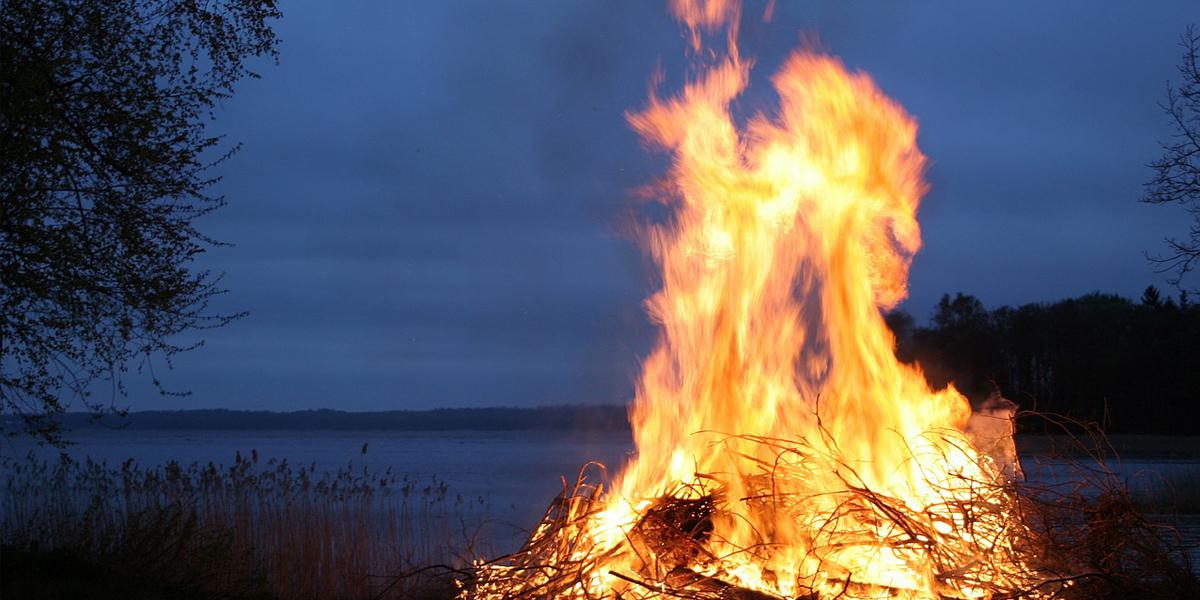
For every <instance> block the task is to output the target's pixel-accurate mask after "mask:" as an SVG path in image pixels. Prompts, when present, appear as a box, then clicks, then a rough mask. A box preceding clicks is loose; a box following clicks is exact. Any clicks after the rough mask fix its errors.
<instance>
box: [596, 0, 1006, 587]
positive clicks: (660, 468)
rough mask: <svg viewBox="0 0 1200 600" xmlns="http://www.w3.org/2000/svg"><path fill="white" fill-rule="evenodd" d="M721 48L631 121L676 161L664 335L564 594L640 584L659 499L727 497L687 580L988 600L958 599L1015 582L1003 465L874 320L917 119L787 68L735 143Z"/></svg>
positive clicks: (873, 96) (727, 68)
mask: <svg viewBox="0 0 1200 600" xmlns="http://www.w3.org/2000/svg"><path fill="white" fill-rule="evenodd" d="M671 9H672V11H673V12H674V13H675V15H676V16H677V17H679V18H680V20H681V21H683V22H684V23H685V24H686V25H687V26H688V28H689V30H690V31H691V34H692V42H693V44H694V46H695V48H696V49H699V44H700V39H701V34H702V33H711V32H713V31H715V30H717V29H719V28H720V26H722V25H727V26H729V27H730V31H731V32H733V31H735V29H736V20H737V18H738V17H739V15H740V7H739V5H738V4H737V3H736V2H728V1H710V2H705V1H703V0H672V2H671ZM728 44H729V48H728V50H727V51H725V52H723V53H721V54H719V55H718V56H719V58H718V60H717V61H716V63H715V64H714V65H712V66H710V67H708V68H706V69H704V70H703V72H702V74H701V75H700V76H699V77H698V79H696V80H695V81H693V82H691V83H689V84H688V85H686V87H685V88H684V89H683V91H682V92H681V93H680V94H678V95H677V96H675V97H673V98H670V99H660V98H657V97H654V98H652V99H651V100H650V102H649V105H648V106H647V107H646V108H645V109H644V110H642V111H640V112H637V113H635V114H632V115H631V116H630V117H629V120H630V123H631V124H632V126H633V127H634V129H635V130H636V131H637V132H638V133H639V134H640V135H641V136H642V137H643V138H644V139H645V140H646V141H648V142H649V143H651V144H653V145H655V146H657V147H660V148H662V149H664V150H666V151H668V152H670V153H671V154H672V156H673V158H674V162H673V167H672V168H671V171H670V173H669V176H668V181H667V183H668V186H667V188H668V189H669V190H670V197H669V198H667V199H666V200H667V201H668V202H669V203H670V204H671V206H672V207H673V208H674V212H673V216H672V218H671V220H670V222H669V223H667V224H666V225H664V226H661V227H657V228H654V229H652V230H651V231H650V232H649V235H648V242H649V244H648V245H649V247H650V249H651V252H652V255H653V257H654V259H655V260H656V262H657V264H658V265H659V266H660V267H661V270H662V288H661V289H660V290H659V291H658V292H657V293H656V294H654V295H653V296H652V297H651V298H650V299H649V300H648V301H647V306H648V310H649V312H650V314H651V316H652V317H653V319H655V320H656V321H657V322H658V323H660V324H661V327H662V334H661V337H660V339H659V342H658V345H657V347H656V349H655V350H654V351H653V353H652V354H651V355H650V356H649V357H648V358H647V359H646V361H645V364H644V367H643V372H642V375H641V379H640V382H639V385H638V389H637V398H636V401H635V403H634V405H633V407H632V409H631V411H630V420H631V423H632V426H633V433H634V441H635V442H636V444H637V456H636V458H635V459H633V460H632V461H631V462H630V463H629V464H628V465H626V467H625V469H624V470H623V471H622V473H621V474H620V475H619V477H618V478H617V480H616V482H615V485H614V486H613V488H612V491H611V492H610V494H609V495H608V497H607V499H606V501H605V506H606V509H605V510H604V511H603V512H602V513H600V514H599V515H597V516H595V517H594V518H592V519H591V520H589V521H588V523H587V525H586V526H585V528H584V534H583V536H582V537H583V538H585V539H586V540H587V542H588V543H586V544H581V545H579V546H578V548H577V550H576V551H575V552H576V553H577V554H578V555H579V556H573V558H575V559H582V558H583V557H584V556H586V555H592V556H605V557H607V558H606V559H605V561H606V562H605V563H604V564H603V565H602V566H601V567H599V568H596V569H594V570H593V572H592V574H591V576H590V579H589V580H588V581H587V582H586V584H584V587H585V588H586V589H585V590H583V591H581V592H579V595H580V596H581V597H582V596H585V595H587V596H602V595H605V594H606V593H609V592H611V591H613V590H620V589H626V588H627V587H628V586H627V584H626V583H624V580H618V579H616V578H614V577H613V576H612V575H611V573H612V572H620V571H622V570H625V571H629V572H643V573H644V572H646V571H647V570H652V569H651V568H650V567H649V566H648V565H649V563H651V562H652V560H653V558H652V557H647V556H645V555H644V553H640V552H636V551H631V550H627V551H622V550H620V548H621V547H622V545H623V544H625V543H626V540H627V539H628V536H629V531H630V528H631V527H632V526H633V525H634V524H635V523H636V522H637V521H638V520H639V518H641V517H642V516H644V514H645V511H646V510H647V509H648V508H649V507H651V506H652V505H653V502H654V501H655V500H656V499H659V498H662V497H666V496H674V497H685V498H686V497H692V498H700V497H715V498H718V501H719V502H720V507H719V510H717V511H715V512H714V515H713V517H712V521H713V522H712V525H713V530H712V532H711V535H709V536H708V538H707V541H706V542H705V543H706V545H707V547H706V550H707V552H706V553H705V556H704V557H697V558H696V559H694V561H693V564H691V565H690V568H691V569H692V570H693V571H694V572H697V573H700V574H704V575H709V576H714V577H719V578H720V579H721V580H723V581H729V582H732V583H734V584H736V585H738V586H740V587H744V588H749V589H755V590H760V591H763V592H767V593H770V594H774V595H777V596H783V597H792V596H796V595H798V594H801V593H802V592H804V591H805V590H815V591H818V592H823V593H827V594H829V595H834V594H837V593H839V592H845V591H846V590H851V589H853V590H855V591H856V592H857V593H862V594H866V595H867V596H868V597H873V596H877V595H878V596H883V595H888V594H893V595H894V594H901V595H904V596H905V597H912V598H936V597H944V596H952V597H985V596H987V595H988V592H987V591H986V590H984V589H982V588H981V587H979V586H976V585H974V584H973V583H972V581H978V580H988V581H994V580H995V579H997V578H1006V577H1007V578H1014V579H1016V578H1019V577H1020V574H1021V573H1022V571H1023V569H1022V566H1021V565H1020V564H1014V563H1013V562H1011V561H1010V562H1008V563H1005V562H1004V560H1003V559H1001V560H999V561H997V558H996V557H1002V556H1011V555H1012V554H1011V553H1010V552H1009V550H1011V544H1012V542H1011V539H1012V535H1013V534H1012V532H1011V530H1010V528H1011V522H1012V519H1011V515H1008V514H1006V511H1007V510H1009V509H1008V508H1007V506H1008V504H1007V500H1006V497H1004V496H1003V494H1001V493H1000V492H998V491H997V490H999V489H1001V484H1002V483H1003V482H1004V474H1005V472H1006V471H1005V469H1011V468H1012V467H1013V465H1000V464H997V460H995V459H993V457H992V456H990V455H988V454H984V453H982V452H980V451H977V450H976V449H975V448H976V447H975V446H974V445H973V443H972V441H973V440H972V439H971V437H972V436H969V435H968V434H967V433H966V432H967V431H968V429H969V428H968V421H970V420H971V419H972V413H971V408H970V405H969V404H968V402H967V400H966V398H965V397H964V396H963V395H962V394H960V393H959V392H958V391H957V390H955V389H954V388H953V387H949V388H947V389H944V390H940V391H935V390H931V389H930V388H929V386H928V385H927V383H926V382H925V379H924V377H923V376H922V374H921V372H920V371H919V370H918V369H917V368H916V367H915V366H911V365H906V364H902V363H900V362H899V361H898V360H897V359H896V357H895V354H894V344H895V340H894V338H893V336H892V334H891V332H890V331H889V329H888V328H887V326H886V324H885V323H884V320H883V317H882V314H881V309H888V308H892V307H894V306H896V304H897V303H899V302H900V301H901V300H903V299H904V298H905V296H906V295H907V287H906V286H907V279H908V269H909V265H910V262H911V259H912V256H913V254H914V253H915V252H916V251H917V250H918V249H919V248H920V245H921V238H920V228H919V226H918V224H917V221H916V212H917V207H918V204H919V202H920V199H921V196H922V195H923V194H924V192H925V191H926V188H927V185H926V183H925V181H924V179H923V172H924V169H925V165H926V160H925V157H924V156H923V155H922V154H921V152H920V150H918V148H917V146H916V137H917V124H916V122H915V120H914V119H913V118H912V117H910V116H909V115H908V114H907V113H906V112H905V111H904V110H903V108H901V107H900V106H899V105H898V104H897V103H896V102H894V101H892V100H891V99H889V98H887V97H886V96H885V95H884V94H883V93H882V92H881V91H880V90H879V89H878V88H877V87H876V85H875V84H874V83H873V82H872V81H871V79H870V78H869V77H868V76H867V75H865V74H863V73H852V72H849V71H847V70H846V68H845V67H844V66H843V65H842V64H841V63H840V62H839V61H838V60H837V59H835V58H832V57H829V56H824V55H820V54H816V53H812V52H807V51H801V52H796V53H795V54H793V55H792V56H791V57H790V58H788V60H787V61H786V62H785V63H784V65H783V67H782V68H781V69H780V70H779V72H778V73H776V75H775V76H774V78H773V84H774V88H775V90H776V91H777V93H778V96H779V101H780V105H779V109H778V111H777V112H776V113H775V114H772V115H766V114H759V115H756V116H753V117H752V118H750V119H749V120H748V121H747V122H746V123H745V124H744V125H743V126H741V127H739V123H738V122H737V120H736V119H735V117H734V116H733V115H732V113H731V103H732V102H733V101H734V100H735V99H736V98H737V97H738V96H739V95H740V94H741V93H742V91H743V90H744V89H745V88H746V86H747V84H748V82H749V74H750V65H749V64H748V63H747V62H744V61H743V60H742V59H740V58H739V55H738V52H737V47H736V33H730V34H729V38H728ZM975 429H978V427H976V428H975ZM992 429H994V428H992ZM1010 433H1011V429H1005V430H1004V431H1003V432H1002V434H1003V435H1007V434H1010ZM993 445H996V444H993ZM999 445H1000V446H1003V444H999ZM1008 447H1011V441H1009V444H1008ZM1008 458H1011V457H1008ZM1009 472H1011V471H1009ZM854 498H858V499H859V500H854ZM862 498H866V500H862ZM894 512H906V513H907V514H912V515H914V519H913V520H912V524H911V525H909V526H906V527H897V525H896V521H895V520H894V519H890V518H888V517H889V515H891V514H892V513H894ZM976 513H978V514H976ZM901 529H903V530H901ZM897 540H899V542H897ZM931 548H936V550H931ZM997 562H1000V563H1002V564H1000V565H999V566H996V564H997ZM984 565H986V566H984ZM985 571H986V572H985ZM948 574H949V575H948ZM622 586H625V588H622ZM854 586H866V587H865V588H861V589H860V588H857V587H854ZM863 590H866V591H863ZM872 590H874V591H872ZM584 592H586V593H584ZM857 597H862V596H861V595H859V596H857Z"/></svg>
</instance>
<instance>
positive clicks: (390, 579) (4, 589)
mask: <svg viewBox="0 0 1200 600" xmlns="http://www.w3.org/2000/svg"><path fill="white" fill-rule="evenodd" d="M5 462H6V464H5V465H4V468H5V471H6V473H7V475H6V480H5V482H4V497H3V500H2V504H0V508H2V521H0V539H3V545H2V547H0V597H3V598H13V599H18V598H21V599H37V598H44V599H63V600H66V599H75V598H82V599H88V598H92V599H114V600H115V599H118V598H120V599H163V600H167V599H176V598H180V599H208V598H225V599H275V598H277V599H285V598H286V599H292V598H312V599H316V598H331V599H355V600H357V599H364V600H365V599H372V598H381V599H382V598H419V597H450V596H452V595H453V594H454V592H455V589H456V588H455V587H454V584H453V580H452V578H450V577H449V576H448V574H449V573H451V572H453V571H454V570H455V569H461V568H463V567H465V566H467V565H468V564H469V561H470V558H471V557H473V556H476V555H477V554H483V553H487V552H490V549H489V548H488V547H487V545H486V542H485V541H483V535H484V534H483V527H484V525H485V524H486V523H487V522H488V519H487V515H486V506H485V505H484V500H483V499H482V498H462V497H460V496H456V495H453V494H452V493H451V492H450V490H449V489H448V488H447V486H446V484H445V483H443V482H439V481H438V480H437V479H436V478H433V479H431V480H423V481H416V480H412V479H409V478H407V477H399V476H395V475H393V474H391V473H390V472H389V473H382V474H372V473H368V472H366V471H365V470H354V469H351V468H350V467H345V468H343V469H341V470H339V471H337V472H336V473H332V474H321V473H320V472H318V471H317V470H316V467H315V466H314V465H309V466H299V467H297V466H292V465H289V464H288V463H287V462H276V461H274V460H272V461H264V462H262V463H260V462H259V460H258V457H257V455H256V454H253V455H251V456H248V457H243V456H238V457H237V458H236V460H235V461H234V463H233V464H232V465H230V466H218V465H214V464H211V463H210V464H208V465H198V464H193V465H190V466H182V465H179V464H177V463H168V464H167V465H165V466H163V467H160V468H155V469H143V468H140V467H138V466H137V465H135V464H134V463H133V462H132V461H129V462H126V463H124V464H122V465H120V466H119V467H116V468H113V467H110V466H108V465H105V464H102V463H96V462H90V461H89V462H82V463H81V462H75V461H71V460H68V459H63V460H62V461H61V462H51V463H47V462H39V461H36V460H34V459H32V458H28V459H22V460H11V459H9V460H7V461H5ZM432 565H439V567H438V568H437V569H428V567H430V566H432ZM422 569H426V570H422Z"/></svg>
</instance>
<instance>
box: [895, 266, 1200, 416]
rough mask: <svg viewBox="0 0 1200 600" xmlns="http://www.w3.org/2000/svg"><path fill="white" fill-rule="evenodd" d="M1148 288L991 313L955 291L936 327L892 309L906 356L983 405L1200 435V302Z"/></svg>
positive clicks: (936, 316)
mask: <svg viewBox="0 0 1200 600" xmlns="http://www.w3.org/2000/svg"><path fill="white" fill-rule="evenodd" d="M1185 300H1186V295H1181V298H1180V302H1178V303H1177V302H1176V301H1175V299H1174V298H1167V299H1165V300H1164V299H1163V297H1162V295H1161V294H1160V293H1159V291H1158V290H1157V289H1156V288H1153V287H1150V288H1147V290H1146V292H1145V293H1144V294H1143V296H1142V301H1141V302H1140V303H1134V302H1132V301H1130V300H1128V299H1126V298H1122V297H1120V296H1115V295H1111V294H1098V293H1096V294H1087V295H1085V296H1081V297H1079V298H1068V299H1066V300H1061V301H1058V302H1054V303H1035V304H1026V305H1023V306H1019V307H1015V308H1013V307H1007V306H1002V307H999V308H996V309H994V310H991V311H988V310H987V309H986V308H984V306H983V304H982V303H981V302H979V300H978V299H976V298H974V297H972V296H969V295H965V294H961V293H960V294H955V295H954V296H953V297H951V296H949V295H946V296H943V297H942V300H941V301H940V302H939V303H938V305H937V308H936V309H935V311H934V313H933V315H932V318H931V319H930V323H929V325H928V326H925V327H919V326H913V325H911V324H909V323H906V322H905V321H904V320H903V319H897V318H893V317H891V316H890V315H889V318H888V320H887V321H888V323H889V325H892V326H893V327H897V328H899V329H900V330H901V331H909V332H910V333H907V334H904V335H901V334H900V333H897V336H896V339H897V344H898V348H897V351H896V354H897V356H898V357H900V359H901V360H904V361H906V362H916V363H918V364H919V365H920V366H921V368H922V370H923V371H924V373H925V376H926V379H928V381H929V383H930V385H933V386H935V387H941V386H944V385H946V384H949V383H953V384H954V385H955V386H956V387H957V388H958V389H959V390H961V391H962V392H963V393H965V394H967V396H968V397H969V398H970V399H971V400H972V401H974V402H980V401H983V400H985V399H986V398H987V397H988V395H990V394H991V393H992V392H993V391H997V390H998V391H999V392H1000V393H1001V394H1003V395H1004V396H1005V397H1006V398H1008V399H1010V400H1013V401H1015V402H1017V403H1018V404H1020V405H1022V406H1023V407H1024V408H1028V409H1034V410H1038V411H1041V412H1048V413H1057V414H1065V415H1070V416H1072V417H1074V418H1079V419H1085V420H1090V421H1095V422H1099V423H1102V424H1104V425H1105V426H1106V427H1108V428H1109V430H1110V431H1113V432H1129V433H1193V434H1194V433H1197V432H1200V403H1197V402H1196V401H1195V390H1197V389H1200V347H1197V346H1196V344H1195V340H1196V339H1197V337H1198V336H1200V305H1196V304H1192V303H1190V302H1186V301H1185Z"/></svg>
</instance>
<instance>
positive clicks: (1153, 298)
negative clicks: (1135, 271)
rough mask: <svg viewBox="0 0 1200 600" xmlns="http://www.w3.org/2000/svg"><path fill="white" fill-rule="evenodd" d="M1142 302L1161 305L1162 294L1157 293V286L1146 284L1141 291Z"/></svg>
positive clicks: (1149, 304) (1148, 304) (1147, 304)
mask: <svg viewBox="0 0 1200 600" xmlns="http://www.w3.org/2000/svg"><path fill="white" fill-rule="evenodd" d="M1142 304H1144V305H1146V306H1160V305H1162V294H1161V293H1159V291H1158V288H1156V287H1154V286H1152V285H1148V286H1146V290H1145V291H1144V292H1142Z"/></svg>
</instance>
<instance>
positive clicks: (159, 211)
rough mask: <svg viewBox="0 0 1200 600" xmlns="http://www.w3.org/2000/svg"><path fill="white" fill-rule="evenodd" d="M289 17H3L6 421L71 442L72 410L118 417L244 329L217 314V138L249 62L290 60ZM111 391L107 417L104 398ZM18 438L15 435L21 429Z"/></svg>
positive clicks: (256, 13)
mask: <svg viewBox="0 0 1200 600" xmlns="http://www.w3.org/2000/svg"><path fill="white" fill-rule="evenodd" d="M279 17H280V12H279V10H278V9H277V7H276V5H275V0H212V1H207V2H196V1H194V0H128V1H121V2H94V1H91V0H0V198H2V201H3V207H2V215H0V275H2V276H3V285H2V286H0V395H2V405H0V411H2V413H0V414H2V415H3V416H4V417H5V430H6V431H7V432H8V433H10V434H11V433H14V432H19V431H27V432H30V433H35V434H38V435H40V436H42V438H43V439H45V440H48V441H51V442H55V443H59V442H61V441H62V440H61V437H60V436H59V435H58V434H57V428H56V420H55V418H54V417H55V415H57V414H59V413H61V412H63V411H64V410H65V409H66V408H67V407H68V406H72V405H73V403H74V402H76V401H79V402H82V403H83V404H84V405H85V406H86V407H87V408H88V409H90V410H92V411H104V410H110V409H114V408H115V404H114V403H115V401H116V399H117V397H118V396H119V395H120V394H123V392H124V387H123V384H122V374H124V373H126V372H127V371H128V370H129V369H131V368H133V369H139V370H141V369H145V370H148V371H150V373H151V376H152V377H153V380H154V382H155V384H156V385H159V389H160V390H162V391H164V393H166V392H165V390H164V389H163V388H162V387H161V384H160V383H159V381H158V379H157V377H154V376H153V368H154V364H155V363H156V362H157V363H159V364H164V363H165V364H166V365H168V366H169V364H170V361H171V358H172V357H173V356H175V355H176V354H178V353H179V352H182V351H185V350H188V349H190V348H192V347H194V346H195V345H196V344H183V345H179V343H178V342H176V341H175V340H176V339H178V336H179V334H181V333H184V332H187V331H190V330H195V329H202V328H208V327H215V326H220V325H222V324H225V323H227V322H228V321H229V320H231V319H232V318H235V317H236V316H238V315H235V314H215V313H214V312H213V311H210V310H209V308H208V304H209V301H210V300H211V299H212V298H213V296H214V295H217V294H220V293H222V291H223V290H222V289H221V288H220V286H219V280H220V276H219V275H218V274H214V273H211V272H209V271H206V270H202V269H197V268H195V266H194V264H193V263H194V259H195V258H196V257H197V256H198V255H199V254H201V253H202V252H204V251H205V250H206V249H208V248H211V247H213V246H214V245H218V244H219V242H217V241H216V240H213V239H210V238H209V237H207V236H205V235H204V234H203V233H202V232H201V231H199V230H198V229H197V228H196V224H195V221H196V219H197V218H199V217H201V216H203V215H206V214H208V213H210V212H212V211H213V210H216V209H217V208H219V207H221V206H222V205H223V204H224V199H223V198H222V197H220V196H217V195H213V194H211V193H210V192H209V190H210V189H211V186H212V185H213V184H214V183H215V182H216V181H217V180H218V178H217V177H216V176H215V175H214V174H213V171H212V168H213V167H214V166H215V165H217V164H219V163H221V162H222V161H224V160H226V159H228V158H229V157H230V155H232V153H233V152H234V151H236V149H237V148H236V146H227V145H225V144H223V143H222V139H221V137H220V136H218V135H215V134H213V133H210V132H209V131H208V125H209V122H210V121H211V119H212V110H213V108H214V107H215V106H216V105H217V103H218V102H220V101H221V100H223V99H225V98H228V97H230V96H231V94H232V93H233V91H234V85H235V84H236V83H237V82H238V81H240V80H242V79H244V78H246V77H257V75H256V74H255V73H254V72H253V71H252V70H251V69H250V67H249V64H248V62H249V61H250V60H252V59H254V58H256V57H267V58H270V59H274V58H276V52H277V45H278V39H277V37H276V35H275V33H274V31H273V30H272V29H271V22H272V20H274V19H277V18H279ZM101 387H103V388H104V389H111V390H112V393H111V395H110V394H105V395H109V396H110V397H109V398H108V399H107V400H96V399H95V398H93V397H92V392H93V390H96V389H99V388H101ZM14 424H16V425H15V426H14Z"/></svg>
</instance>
